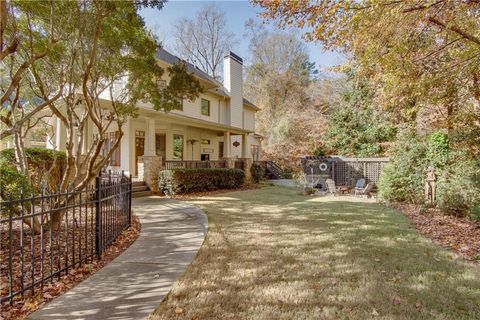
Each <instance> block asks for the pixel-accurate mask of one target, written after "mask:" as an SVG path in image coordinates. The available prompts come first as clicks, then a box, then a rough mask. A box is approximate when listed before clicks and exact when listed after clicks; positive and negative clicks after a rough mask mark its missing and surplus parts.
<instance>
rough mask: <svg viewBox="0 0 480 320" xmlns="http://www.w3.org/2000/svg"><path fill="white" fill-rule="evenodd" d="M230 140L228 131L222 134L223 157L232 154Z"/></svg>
mask: <svg viewBox="0 0 480 320" xmlns="http://www.w3.org/2000/svg"><path fill="white" fill-rule="evenodd" d="M231 145H232V141H231V139H230V132H229V131H226V132H225V133H224V134H223V157H224V158H230V157H231V156H232V152H231V148H232V146H231Z"/></svg>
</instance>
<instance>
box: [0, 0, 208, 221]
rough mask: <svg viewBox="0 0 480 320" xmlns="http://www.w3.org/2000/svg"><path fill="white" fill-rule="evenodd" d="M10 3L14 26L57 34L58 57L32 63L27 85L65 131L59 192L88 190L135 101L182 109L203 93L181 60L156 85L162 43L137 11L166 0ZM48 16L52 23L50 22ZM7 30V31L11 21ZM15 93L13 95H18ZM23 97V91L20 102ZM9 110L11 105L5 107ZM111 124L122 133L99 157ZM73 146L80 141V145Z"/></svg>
mask: <svg viewBox="0 0 480 320" xmlns="http://www.w3.org/2000/svg"><path fill="white" fill-rule="evenodd" d="M42 3H43V2H42ZM45 3H46V2H45ZM9 4H10V8H9V11H8V13H9V17H10V19H9V20H8V21H9V24H10V23H11V24H14V23H17V22H18V21H19V20H20V21H21V19H19V17H20V18H21V17H23V16H25V17H26V18H25V20H27V21H30V22H29V23H27V24H26V29H27V31H29V32H30V33H32V34H35V33H36V32H38V33H40V34H42V35H43V34H44V33H46V34H47V35H49V34H53V35H55V44H56V45H57V46H58V48H56V50H55V51H52V45H51V44H48V43H47V44H45V47H46V48H48V50H50V51H49V52H52V56H53V57H54V58H55V61H54V63H45V64H38V63H37V64H35V63H32V64H30V65H29V75H31V78H32V79H33V80H31V81H29V82H28V83H26V85H27V86H30V87H31V88H30V89H31V94H32V96H33V97H34V98H35V99H36V101H40V103H41V104H45V105H46V106H45V107H46V108H47V109H48V114H49V115H54V116H55V117H56V118H58V119H59V121H60V122H61V123H62V124H63V125H64V127H65V128H66V140H67V142H66V150H65V151H66V162H67V167H66V170H65V173H64V175H63V177H62V179H61V181H60V183H59V191H61V192H63V191H64V190H66V189H67V188H70V187H73V188H75V189H77V190H78V189H83V188H85V187H86V186H88V185H89V184H90V183H91V181H92V179H93V178H94V177H95V176H96V175H97V174H98V172H99V171H100V170H101V168H102V167H104V166H105V165H106V163H107V161H109V158H110V156H111V155H112V153H113V152H114V150H115V149H116V148H117V147H118V145H119V143H120V140H121V138H122V136H123V132H122V126H123V124H124V123H125V121H126V119H127V118H128V117H134V116H135V115H136V108H137V107H136V105H137V102H139V101H145V102H151V103H152V104H153V107H154V108H155V109H156V110H164V111H168V110H171V109H173V108H175V107H177V106H178V104H179V102H178V101H179V99H181V98H187V99H194V98H195V97H197V96H198V94H199V93H200V92H201V90H202V89H201V87H200V84H199V82H198V80H196V79H195V78H194V76H193V75H192V74H189V73H187V71H186V66H185V65H184V64H178V65H174V66H171V67H169V68H168V69H167V70H166V71H167V72H168V73H169V74H170V77H171V81H170V82H169V84H168V86H167V87H166V88H165V89H163V90H159V88H158V86H157V81H158V80H159V79H160V77H161V76H162V74H163V73H164V72H165V70H164V69H162V68H161V67H160V66H158V64H157V63H156V59H155V54H156V50H157V48H158V44H157V42H156V41H155V39H154V38H153V37H152V36H151V35H150V34H149V33H148V32H147V31H146V30H145V27H144V22H143V20H142V18H141V17H140V16H139V15H138V13H137V10H138V8H139V7H141V6H144V5H149V6H156V7H160V8H161V6H162V5H163V1H136V2H131V1H115V2H108V1H95V0H92V1H90V0H79V1H69V2H56V1H52V2H48V3H46V5H44V6H43V7H41V6H40V7H38V6H35V4H36V3H30V2H10V3H9ZM40 9H41V10H40ZM33 13H35V14H36V15H40V16H42V14H44V16H42V17H44V18H43V20H39V21H38V20H29V18H30V17H31V16H33ZM48 21H55V23H50V24H46V22H48ZM46 27H48V28H50V30H49V32H48V33H47V32H46V31H45V32H43V31H42V30H43V28H46ZM5 30H7V34H8V31H9V30H10V29H9V27H8V25H7V28H6V29H5ZM31 43H32V42H26V45H27V46H29V45H30V46H31ZM12 59H15V58H13V57H12ZM32 83H34V86H33V85H31V84H32ZM19 87H21V86H19ZM52 88H57V89H56V90H57V91H58V92H59V94H60V98H59V99H57V100H56V101H52V100H51V95H52V92H56V91H54V90H52ZM58 88H61V89H58ZM11 96H12V95H8V98H9V99H11V100H14V98H13V99H12V98H11ZM21 98H23V96H22V95H19V97H18V100H21ZM46 102H48V103H46ZM12 108H13V105H12V104H9V105H7V108H6V109H7V110H11V109H12ZM44 111H45V110H44ZM11 113H12V114H14V112H11ZM2 120H3V119H2ZM88 123H92V124H93V127H94V130H95V131H96V137H95V139H94V140H93V143H92V144H90V145H86V144H84V143H83V139H84V137H85V135H86V126H87V124H88ZM112 127H115V128H116V130H118V133H119V134H118V135H117V136H116V140H115V142H114V144H113V147H111V148H110V150H109V151H108V153H107V155H106V156H105V157H102V156H101V152H102V149H103V146H104V143H105V141H106V137H105V133H106V132H108V131H109V129H110V128H112ZM75 140H77V141H78V143H74V141H75ZM75 145H78V148H77V149H76V150H75V148H74V146H75ZM15 148H16V149H19V150H21V149H22V148H23V146H22V145H17V144H16V145H15ZM17 153H18V154H19V155H20V156H21V154H22V152H21V151H19V152H16V154H17ZM23 153H24V152H23ZM22 170H23V169H22ZM22 170H20V171H22ZM23 173H27V172H25V171H24V172H23ZM26 175H27V174H26ZM57 205H60V204H57ZM62 217H63V212H61V211H59V213H58V214H55V215H53V217H52V219H53V226H54V227H56V226H58V225H59V222H60V221H61V219H62Z"/></svg>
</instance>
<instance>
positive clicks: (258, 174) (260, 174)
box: [250, 162, 265, 183]
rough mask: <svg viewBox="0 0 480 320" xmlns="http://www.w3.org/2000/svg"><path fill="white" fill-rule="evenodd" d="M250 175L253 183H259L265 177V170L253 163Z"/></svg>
mask: <svg viewBox="0 0 480 320" xmlns="http://www.w3.org/2000/svg"><path fill="white" fill-rule="evenodd" d="M250 173H251V174H252V179H253V182H255V183H259V182H260V181H261V180H262V179H263V178H264V177H265V168H264V167H263V166H262V165H261V164H259V163H256V162H254V163H253V164H252V166H251V167H250Z"/></svg>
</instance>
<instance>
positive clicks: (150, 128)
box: [144, 119, 156, 156]
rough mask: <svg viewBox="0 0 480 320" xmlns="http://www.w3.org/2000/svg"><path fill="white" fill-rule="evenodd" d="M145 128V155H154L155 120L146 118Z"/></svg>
mask: <svg viewBox="0 0 480 320" xmlns="http://www.w3.org/2000/svg"><path fill="white" fill-rule="evenodd" d="M146 124H147V127H146V128H145V152H144V155H145V156H155V155H156V154H155V153H156V150H155V149H156V148H155V120H154V119H147V120H146Z"/></svg>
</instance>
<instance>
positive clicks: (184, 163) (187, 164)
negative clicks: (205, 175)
mask: <svg viewBox="0 0 480 320" xmlns="http://www.w3.org/2000/svg"><path fill="white" fill-rule="evenodd" d="M225 167H226V163H225V161H224V160H215V161H194V160H167V161H165V165H164V169H166V170H171V169H197V168H204V169H212V168H225Z"/></svg>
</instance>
